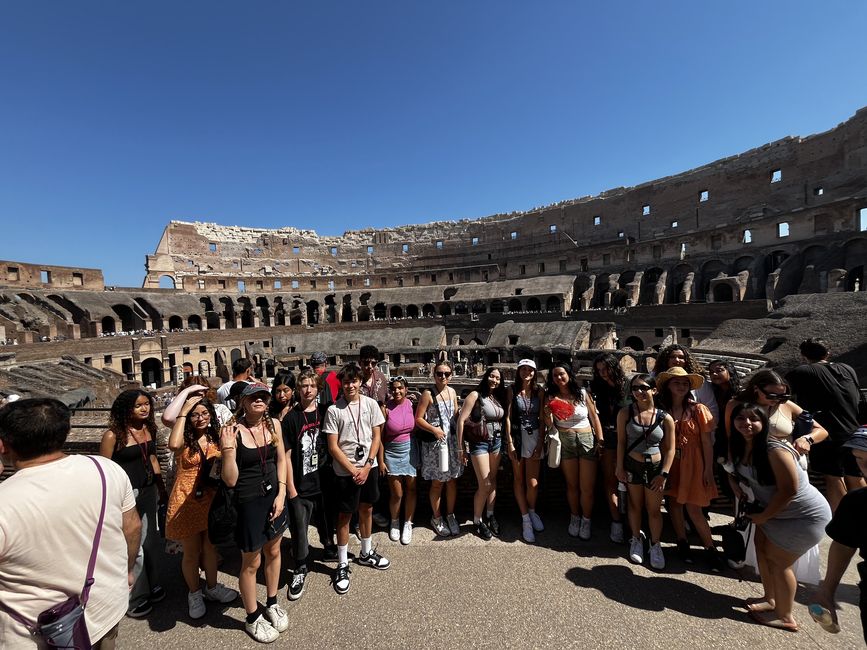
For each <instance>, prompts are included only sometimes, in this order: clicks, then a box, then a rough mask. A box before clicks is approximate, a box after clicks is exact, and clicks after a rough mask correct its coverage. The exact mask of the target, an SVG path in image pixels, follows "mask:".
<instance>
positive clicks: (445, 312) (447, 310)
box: [440, 302, 452, 316]
mask: <svg viewBox="0 0 867 650" xmlns="http://www.w3.org/2000/svg"><path fill="white" fill-rule="evenodd" d="M451 315H452V308H451V306H449V303H447V302H444V303H442V304H441V305H440V316H451Z"/></svg>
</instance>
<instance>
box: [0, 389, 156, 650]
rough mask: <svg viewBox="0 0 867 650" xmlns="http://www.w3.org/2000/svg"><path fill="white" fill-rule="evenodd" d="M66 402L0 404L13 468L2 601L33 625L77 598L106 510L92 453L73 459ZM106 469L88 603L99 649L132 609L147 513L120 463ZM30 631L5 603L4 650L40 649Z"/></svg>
mask: <svg viewBox="0 0 867 650" xmlns="http://www.w3.org/2000/svg"><path fill="white" fill-rule="evenodd" d="M68 434H69V409H68V408H67V407H66V406H65V405H64V404H63V403H61V402H59V401H57V400H55V399H25V400H20V401H18V402H15V403H13V404H9V405H7V406H5V407H3V408H2V409H0V459H2V462H4V463H11V464H12V465H13V466H14V467H15V469H16V472H15V473H14V474H13V475H12V476H11V477H10V478H8V479H7V480H6V481H5V482H3V483H0V504H2V506H0V603H2V605H3V606H4V607H5V608H7V609H11V610H13V611H14V612H16V614H17V615H18V616H19V617H21V618H23V619H24V620H26V621H28V623H29V624H31V625H32V624H34V623H35V621H36V618H37V616H38V615H39V613H40V612H43V611H44V610H46V609H49V608H50V607H52V606H54V605H58V604H60V603H62V602H63V601H65V600H66V599H67V598H69V597H70V596H74V595H80V594H81V591H82V589H83V587H84V582H85V578H86V576H87V564H88V561H89V560H90V556H91V551H92V549H93V540H94V534H95V532H96V527H97V524H98V522H99V514H100V510H101V509H102V481H101V479H100V475H99V471H98V469H97V467H96V466H95V465H94V464H93V462H92V461H91V460H90V459H89V458H87V457H85V456H67V455H66V454H64V453H63V451H62V448H63V444H64V443H65V442H66V436H67V435H68ZM96 461H97V462H98V463H99V464H100V467H101V468H102V470H103V473H104V475H105V484H106V494H105V499H106V504H105V517H104V520H103V525H102V535H101V537H100V540H99V550H98V554H97V559H96V566H95V567H94V573H93V579H94V582H93V586H92V588H91V590H90V599H89V601H88V602H87V607H86V608H85V621H86V623H87V629H88V633H89V635H90V640H91V643H92V644H93V647H94V648H98V649H99V650H112V649H113V648H114V647H115V643H116V640H117V628H118V625H119V623H120V620H121V619H122V618H123V616H124V614H125V613H126V610H127V606H128V600H129V587H130V585H131V584H132V583H133V576H132V567H133V564H134V563H135V558H136V555H137V553H138V547H139V538H140V536H141V520H140V519H139V516H138V512H137V511H136V507H135V498H134V497H133V492H132V486H131V485H130V482H129V478H127V475H126V473H125V472H124V471H123V469H121V467H120V466H119V465H117V464H116V463H114V462H112V461H110V460H108V459H105V458H100V457H97V458H96ZM36 647H37V641H36V639H35V638H34V637H32V636H31V635H30V633H29V632H28V630H27V628H26V627H25V626H24V625H22V624H21V623H19V622H18V621H16V620H15V619H13V617H12V616H10V614H9V613H8V611H6V610H5V609H4V608H3V607H0V648H4V650H10V649H17V648H36Z"/></svg>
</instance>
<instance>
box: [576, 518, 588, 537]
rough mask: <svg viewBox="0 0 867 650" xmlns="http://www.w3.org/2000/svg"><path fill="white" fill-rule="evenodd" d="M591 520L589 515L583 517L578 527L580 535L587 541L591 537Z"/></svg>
mask: <svg viewBox="0 0 867 650" xmlns="http://www.w3.org/2000/svg"><path fill="white" fill-rule="evenodd" d="M590 532H591V531H590V520H589V519H587V517H581V524H580V525H579V527H578V537H580V538H581V539H583V540H584V541H585V542H586V541H587V540H588V539H590Z"/></svg>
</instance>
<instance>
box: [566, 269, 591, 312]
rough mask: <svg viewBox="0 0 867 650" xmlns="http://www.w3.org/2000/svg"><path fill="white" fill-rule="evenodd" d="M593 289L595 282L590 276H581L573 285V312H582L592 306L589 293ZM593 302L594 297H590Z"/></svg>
mask: <svg viewBox="0 0 867 650" xmlns="http://www.w3.org/2000/svg"><path fill="white" fill-rule="evenodd" d="M592 288H593V281H592V280H591V279H590V277H589V276H586V275H579V276H577V277H576V278H575V282H574V283H573V284H572V305H571V307H570V309H572V310H582V309H585V308H587V307H589V306H590V302H589V301H588V296H587V291H588V290H589V289H592ZM589 298H590V299H591V300H592V296H589Z"/></svg>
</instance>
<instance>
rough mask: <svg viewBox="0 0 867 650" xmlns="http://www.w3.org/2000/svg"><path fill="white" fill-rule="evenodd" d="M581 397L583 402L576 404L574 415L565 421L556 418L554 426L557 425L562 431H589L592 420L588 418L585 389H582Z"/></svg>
mask: <svg viewBox="0 0 867 650" xmlns="http://www.w3.org/2000/svg"><path fill="white" fill-rule="evenodd" d="M581 397H582V400H581V401H580V402H576V403H575V405H574V407H573V411H572V415H571V416H570V417H568V418H566V419H565V420H560V419H558V418H557V416H556V415H555V416H554V424H555V425H557V427H559V428H560V429H589V428H590V419H589V418H588V411H587V401H586V400H587V398H586V396H585V393H584V389H583V388H582V389H581Z"/></svg>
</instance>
